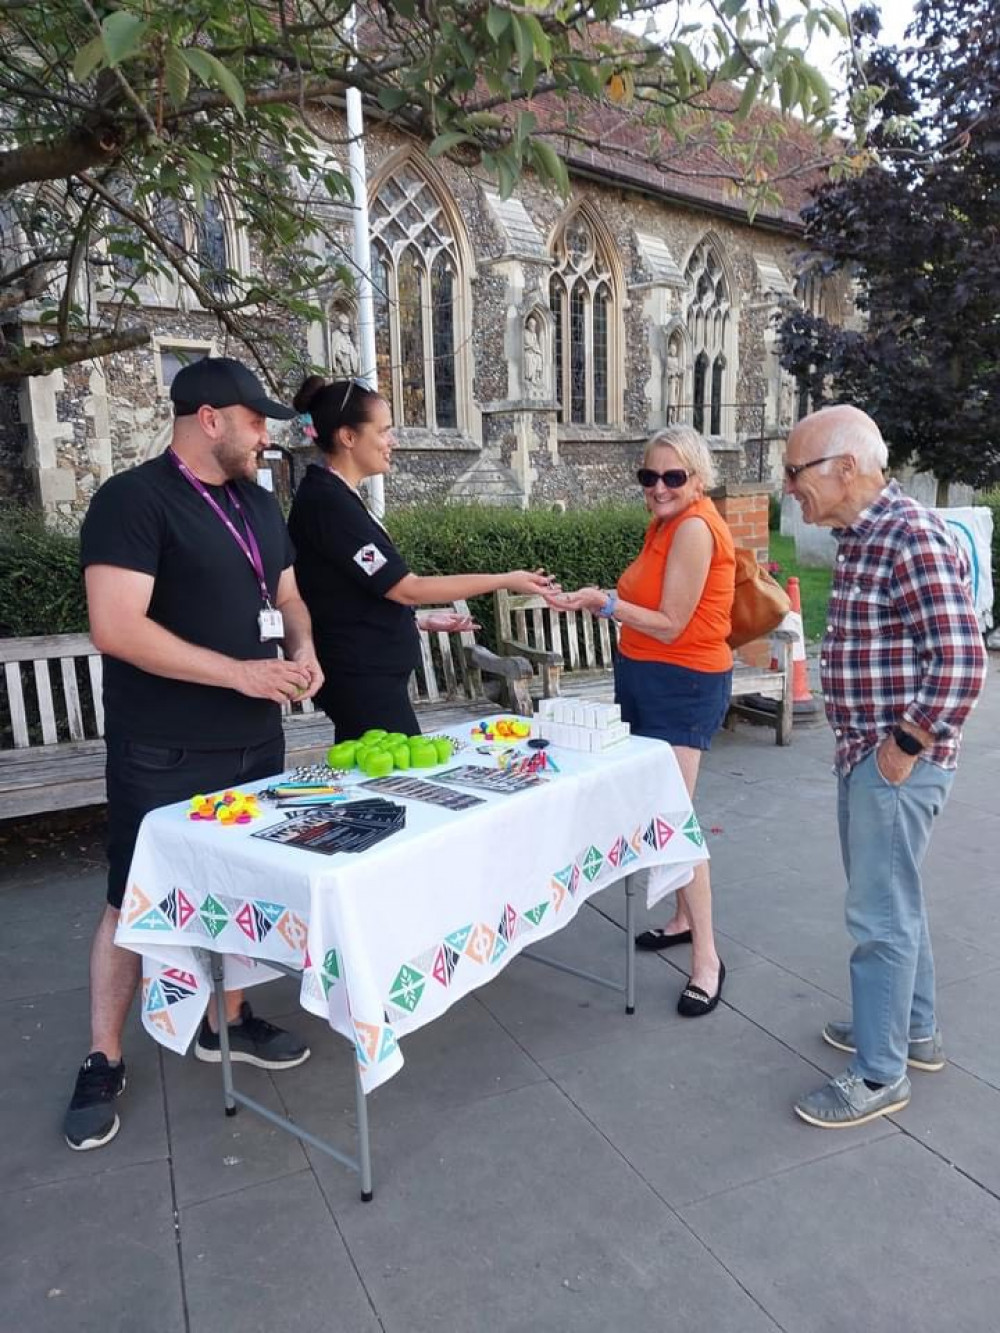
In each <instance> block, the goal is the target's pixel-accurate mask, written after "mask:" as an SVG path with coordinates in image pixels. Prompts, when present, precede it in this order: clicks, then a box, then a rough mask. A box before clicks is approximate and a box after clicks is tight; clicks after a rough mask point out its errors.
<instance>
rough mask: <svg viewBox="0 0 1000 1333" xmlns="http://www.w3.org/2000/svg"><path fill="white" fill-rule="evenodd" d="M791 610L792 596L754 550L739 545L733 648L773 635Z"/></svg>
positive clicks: (737, 552)
mask: <svg viewBox="0 0 1000 1333" xmlns="http://www.w3.org/2000/svg"><path fill="white" fill-rule="evenodd" d="M790 610H791V603H790V602H789V600H788V593H786V592H785V590H784V588H783V587H782V586H781V584H780V583H779V582H778V580H777V579H776V578H773V577H772V576H771V575H770V574H769V573H768V572H767V570H766V569H765V568H764V566H763V565H761V564H760V563H759V562H758V560H757V557H756V555H755V554H754V552H753V551H748V550H747V549H746V548H745V547H742V546H737V548H736V588H735V591H734V593H733V628H732V631H731V632H730V635H729V639H728V641H727V642H728V643H729V646H730V648H742V647H743V645H744V644H745V643H750V642H751V641H752V640H753V639H762V638H763V637H764V636H765V635H766V634H770V633H771V631H772V630H773V629H777V627H778V626H779V625H780V624H781V622H782V620H783V619H784V618H785V616H786V615H787V614H788V612H789V611H790Z"/></svg>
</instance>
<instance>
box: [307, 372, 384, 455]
mask: <svg viewBox="0 0 1000 1333" xmlns="http://www.w3.org/2000/svg"><path fill="white" fill-rule="evenodd" d="M381 400H382V395H381V394H380V393H376V392H375V390H374V389H369V388H367V386H366V385H365V384H364V383H363V381H362V380H332V381H328V380H325V379H323V377H322V375H310V376H308V378H307V379H304V380H303V381H302V386H301V388H300V389H299V391H298V393H297V394H296V395H295V397H294V398H293V399H292V406H293V407H294V408H295V410H296V412H308V413H309V415H310V416H311V417H312V420H313V425H314V426H315V428H316V446H317V448H319V449H321V450H322V451H323V453H325V454H332V453H335V452H336V449H337V431H338V430H339V429H340V427H341V426H347V427H348V429H350V430H357V429H358V427H359V426H363V425H364V424H365V423H366V422H368V421H370V420H371V416H372V408H373V407H374V405H375V404H376V403H377V402H380V401H381Z"/></svg>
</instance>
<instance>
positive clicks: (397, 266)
mask: <svg viewBox="0 0 1000 1333" xmlns="http://www.w3.org/2000/svg"><path fill="white" fill-rule="evenodd" d="M371 220H372V242H373V243H372V261H373V263H372V267H373V281H374V286H375V293H374V296H375V354H376V364H377V367H378V387H379V393H381V394H384V395H385V397H386V399H387V400H388V402H389V404H390V406H391V408H392V412H393V417H394V418H395V422H396V424H397V425H398V426H424V427H428V428H430V429H444V430H447V429H455V428H457V426H458V424H459V423H458V392H457V384H458V373H457V368H456V346H455V343H456V329H457V328H458V326H459V321H458V320H457V318H456V304H457V302H458V299H459V281H458V279H459V251H458V246H457V243H456V240H455V237H454V234H453V232H452V228H451V226H450V224H449V222H448V218H447V215H446V213H445V210H444V208H443V207H442V205H441V203H440V201H439V199H438V197H437V195H436V194H435V193H434V191H433V190H432V188H431V186H430V184H429V183H428V182H427V181H426V180H425V179H424V177H423V176H421V175H420V173H419V172H418V171H417V170H416V168H415V167H414V166H413V165H412V163H409V162H407V163H404V164H403V165H402V166H401V167H400V168H398V169H397V170H396V171H395V172H393V174H392V175H391V176H390V177H389V179H388V180H386V181H385V182H384V183H383V184H382V185H381V186H380V187H379V190H378V193H377V194H376V195H375V198H374V199H373V200H372V204H371Z"/></svg>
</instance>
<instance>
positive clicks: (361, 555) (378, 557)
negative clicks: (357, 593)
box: [354, 542, 388, 574]
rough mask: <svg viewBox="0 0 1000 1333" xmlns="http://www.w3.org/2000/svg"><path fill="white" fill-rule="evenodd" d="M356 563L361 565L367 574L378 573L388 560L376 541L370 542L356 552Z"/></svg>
mask: <svg viewBox="0 0 1000 1333" xmlns="http://www.w3.org/2000/svg"><path fill="white" fill-rule="evenodd" d="M354 563H355V564H356V565H360V566H361V568H362V569H363V570H364V571H365V573H366V574H377V573H378V572H379V570H380V569H381V568H382V566H383V565H385V564H388V561H387V560H386V558H385V556H384V555H383V554H382V552H381V551H380V550H379V549H378V547H377V546H376V545H375V543H374V542H369V543H368V545H367V546H362V548H361V550H360V551H355V552H354Z"/></svg>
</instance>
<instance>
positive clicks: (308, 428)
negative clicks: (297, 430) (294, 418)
mask: <svg viewBox="0 0 1000 1333" xmlns="http://www.w3.org/2000/svg"><path fill="white" fill-rule="evenodd" d="M299 425H300V426H301V427H302V434H303V435H306V436H308V438H309V439H310V440H317V439H319V436H318V435H317V433H316V427H315V426H314V425H313V419H312V413H311V412H300V413H299Z"/></svg>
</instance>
